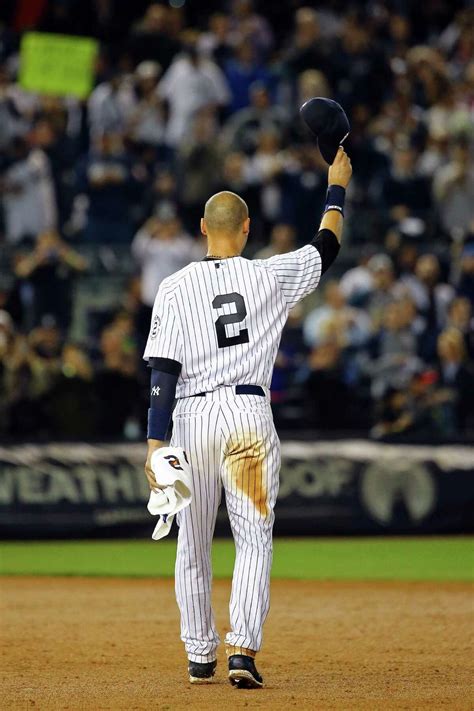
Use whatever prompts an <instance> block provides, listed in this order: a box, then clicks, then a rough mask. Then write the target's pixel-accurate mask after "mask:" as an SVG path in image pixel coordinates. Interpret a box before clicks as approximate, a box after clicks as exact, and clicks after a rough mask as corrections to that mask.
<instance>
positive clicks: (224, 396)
mask: <svg viewBox="0 0 474 711" xmlns="http://www.w3.org/2000/svg"><path fill="white" fill-rule="evenodd" d="M320 275H321V258H320V254H319V252H318V251H317V250H316V249H315V248H314V247H312V246H311V245H308V246H306V247H303V248H302V249H299V250H297V251H295V252H291V253H289V254H285V255H281V256H277V257H272V258H271V259H265V260H255V261H249V260H247V259H243V258H242V257H231V258H229V259H223V260H218V261H203V262H197V263H193V264H190V265H189V266H188V267H186V268H185V269H182V270H181V271H179V272H177V273H176V274H174V275H172V276H171V277H168V278H167V279H165V280H164V281H163V282H162V284H161V286H160V288H159V291H158V294H157V297H156V299H155V305H154V309H153V316H152V323H151V328H150V335H149V338H148V343H147V346H146V349H145V354H144V358H145V359H147V358H150V357H163V358H172V359H173V360H176V361H179V362H180V363H182V369H181V374H180V376H179V378H178V383H177V391H176V395H177V398H178V401H177V405H176V408H175V412H174V415H173V422H174V425H173V437H172V441H171V444H172V446H180V447H183V448H184V449H185V450H186V452H187V454H188V458H189V461H190V465H191V473H192V479H193V500H192V503H191V504H190V506H189V507H188V508H186V509H184V510H183V511H181V512H180V513H179V514H178V516H177V521H178V524H179V533H178V548H177V556H176V571H175V585H176V598H177V601H178V605H179V608H180V612H181V638H182V640H183V641H184V644H185V647H186V651H187V654H188V658H189V659H191V660H192V661H195V662H206V661H212V660H214V659H215V657H216V648H217V645H218V643H219V637H218V635H217V631H216V627H215V623H214V618H213V613H212V607H211V584H212V571H211V558H210V552H211V543H212V537H213V533H214V527H215V522H216V515H217V508H218V506H219V502H220V499H221V494H222V490H224V493H225V499H226V505H227V510H228V514H229V520H230V524H231V528H232V533H233V536H234V541H235V547H236V558H235V567H234V575H233V580H232V593H231V600H230V626H231V631H230V632H229V634H228V635H227V636H226V644H227V645H229V646H230V647H241V648H244V649H248V650H253V651H254V652H256V651H258V650H259V649H260V646H261V643H262V628H263V623H264V621H265V618H266V615H267V613H268V609H269V604H270V569H271V562H272V527H273V520H274V513H273V508H274V505H275V501H276V497H277V492H278V483H279V478H278V475H279V470H280V446H279V441H278V437H277V434H276V431H275V427H274V425H273V419H272V414H271V409H270V396H269V386H270V382H271V377H272V371H273V364H274V362H275V357H276V354H277V351H278V345H279V342H280V337H281V332H282V330H283V326H284V325H285V322H286V319H287V316H288V311H289V309H291V308H292V307H293V306H294V305H295V304H296V303H297V302H298V301H299V300H300V299H302V298H303V297H304V296H306V295H307V294H308V293H309V292H310V291H312V290H313V289H315V288H316V287H317V285H318V283H319V279H320ZM216 297H225V298H220V299H217V301H216ZM213 303H215V304H216V303H217V304H219V306H218V307H216V306H213ZM243 384H249V385H260V386H261V387H262V388H263V389H264V391H265V393H266V397H261V396H257V395H236V393H235V388H234V387H233V386H235V385H243ZM203 392H205V393H206V395H205V396H204V397H192V396H193V395H196V394H198V393H203Z"/></svg>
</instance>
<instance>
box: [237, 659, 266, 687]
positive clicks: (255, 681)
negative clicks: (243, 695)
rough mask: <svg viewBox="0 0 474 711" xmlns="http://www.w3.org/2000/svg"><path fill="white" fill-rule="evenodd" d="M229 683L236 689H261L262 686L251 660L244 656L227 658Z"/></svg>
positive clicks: (260, 678) (261, 680)
mask: <svg viewBox="0 0 474 711" xmlns="http://www.w3.org/2000/svg"><path fill="white" fill-rule="evenodd" d="M229 681H230V683H231V684H232V686H236V687H237V688H238V689H261V688H262V686H263V679H262V677H261V676H260V674H259V673H258V671H257V668H256V666H255V662H254V660H253V658H252V657H247V656H246V655H244V654H232V655H231V656H230V657H229Z"/></svg>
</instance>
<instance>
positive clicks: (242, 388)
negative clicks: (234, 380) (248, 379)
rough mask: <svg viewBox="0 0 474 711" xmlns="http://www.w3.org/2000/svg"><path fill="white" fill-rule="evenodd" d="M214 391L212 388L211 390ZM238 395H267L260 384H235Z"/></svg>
mask: <svg viewBox="0 0 474 711" xmlns="http://www.w3.org/2000/svg"><path fill="white" fill-rule="evenodd" d="M210 392H212V390H211V391H210ZM235 394H236V395H260V396H261V397H265V390H264V389H263V388H261V387H260V385H236V386H235ZM204 395H207V393H196V394H195V395H192V396H191V397H204Z"/></svg>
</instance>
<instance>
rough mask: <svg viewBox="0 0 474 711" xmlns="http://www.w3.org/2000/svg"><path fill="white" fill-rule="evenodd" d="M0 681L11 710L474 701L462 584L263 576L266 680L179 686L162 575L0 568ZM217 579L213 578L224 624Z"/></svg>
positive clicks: (168, 594) (171, 610)
mask: <svg viewBox="0 0 474 711" xmlns="http://www.w3.org/2000/svg"><path fill="white" fill-rule="evenodd" d="M0 589H1V596H0V597H1V604H2V608H3V609H2V611H1V622H0V625H1V631H2V635H1V636H2V647H3V648H2V662H1V672H2V692H1V701H0V707H1V708H2V709H5V710H8V711H9V710H10V709H30V708H34V709H87V710H90V711H99V710H102V709H114V711H115V710H116V709H130V710H131V709H140V710H141V709H143V710H145V709H147V710H151V709H153V710H156V711H174V710H175V709H189V711H194V710H195V709H198V710H200V709H205V710H206V711H207V710H208V709H226V708H227V709H230V708H232V709H236V708H244V707H252V708H256V709H272V710H273V709H288V708H295V709H317V710H318V711H324V710H325V709H337V711H346V709H363V710H364V711H374V710H375V711H376V710H378V709H383V711H389V710H391V709H397V710H398V709H407V710H409V711H413V710H414V709H430V710H433V709H449V711H453V710H456V711H457V710H458V709H459V710H464V709H465V710H466V711H468V710H470V709H472V708H473V707H474V699H473V696H472V686H471V684H472V679H473V667H474V663H473V659H474V655H473V645H472V631H473V601H472V589H470V588H469V586H468V585H467V584H457V583H453V584H443V585H441V584H440V585H435V584H426V583H412V584H407V583H404V584H394V583H377V584H375V583H374V584H365V583H316V582H285V581H275V582H274V583H273V587H272V608H271V612H270V617H269V620H268V622H267V625H266V629H265V647H264V650H263V651H262V653H261V654H260V655H259V656H258V662H259V667H260V670H261V672H262V674H263V675H264V677H265V682H266V688H265V689H262V690H254V691H243V690H240V691H239V690H236V689H233V688H232V687H230V685H229V684H228V683H227V681H226V679H225V669H224V658H223V653H221V655H220V658H219V661H220V665H219V668H218V674H217V676H216V677H215V681H214V683H213V684H212V685H209V686H204V687H202V686H201V687H191V686H190V685H189V683H188V682H187V680H186V674H185V669H186V661H185V656H184V653H183V649H182V646H181V642H180V641H179V638H178V616H177V611H176V607H175V600H174V592H173V586H172V582H171V581H168V580H166V581H160V580H116V579H92V578H89V579H84V578H67V579H65V578H3V579H0ZM228 594H229V583H227V582H221V581H219V582H217V583H216V584H215V592H214V601H215V607H216V611H217V615H218V622H219V629H220V631H221V633H222V635H224V633H225V631H226V618H227V615H226V613H227V598H228Z"/></svg>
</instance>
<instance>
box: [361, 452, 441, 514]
mask: <svg viewBox="0 0 474 711" xmlns="http://www.w3.org/2000/svg"><path fill="white" fill-rule="evenodd" d="M360 497H361V501H362V503H363V505H364V507H365V508H366V509H367V511H368V512H369V513H370V515H371V516H372V518H374V519H376V521H378V522H379V523H382V524H388V523H390V522H391V521H392V520H393V517H394V511H395V506H396V505H397V504H398V503H400V502H402V503H403V504H404V505H405V508H406V510H407V512H408V515H409V517H410V518H411V520H412V521H414V522H417V523H418V522H420V521H422V520H423V519H424V518H426V517H427V516H428V515H429V514H430V513H431V512H432V511H433V509H434V508H435V505H436V485H435V482H434V480H433V477H432V475H431V473H430V472H429V470H428V469H427V467H425V466H424V465H423V464H420V463H414V462H413V461H408V460H403V459H394V460H390V461H380V462H373V463H372V464H370V465H369V466H368V467H367V469H366V470H365V472H364V474H363V475H362V478H361V483H360Z"/></svg>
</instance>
